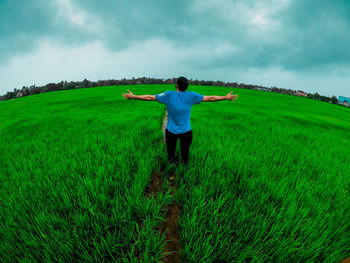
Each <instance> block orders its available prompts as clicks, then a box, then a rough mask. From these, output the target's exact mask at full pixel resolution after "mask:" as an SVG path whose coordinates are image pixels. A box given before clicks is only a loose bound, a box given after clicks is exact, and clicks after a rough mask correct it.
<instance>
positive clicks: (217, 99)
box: [203, 91, 238, 102]
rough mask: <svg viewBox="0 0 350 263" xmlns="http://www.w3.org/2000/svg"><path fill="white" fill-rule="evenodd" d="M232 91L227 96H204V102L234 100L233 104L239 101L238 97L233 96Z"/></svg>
mask: <svg viewBox="0 0 350 263" xmlns="http://www.w3.org/2000/svg"><path fill="white" fill-rule="evenodd" d="M232 92H233V91H231V92H230V93H229V94H227V95H226V96H204V98H203V101H220V100H232V101H233V102H234V101H235V100H236V99H237V97H238V95H232V94H231V93H232Z"/></svg>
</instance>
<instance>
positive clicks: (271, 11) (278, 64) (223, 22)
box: [0, 0, 350, 97]
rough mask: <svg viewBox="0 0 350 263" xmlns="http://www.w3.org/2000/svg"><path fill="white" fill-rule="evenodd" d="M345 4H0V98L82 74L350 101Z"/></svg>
mask: <svg viewBox="0 0 350 263" xmlns="http://www.w3.org/2000/svg"><path fill="white" fill-rule="evenodd" d="M349 47H350V2H349V1H348V0H336V1H325V0H261V1H259V0H255V1H254V0H244V1H243V0H236V1H235V0H231V1H229V0H194V1H189V0H187V1H185V0H180V1H179V0H178V1H165V0H158V1H157V0H148V1H144V0H142V1H141V0H133V1H126V0H118V1H115V0H104V1H92V0H52V1H47V0H25V1H23V0H0V80H1V81H0V95H2V94H4V93H6V92H7V91H12V90H13V89H14V88H17V89H21V88H22V86H30V85H33V84H36V85H37V86H40V85H45V84H47V83H50V82H60V81H61V80H67V81H72V80H73V81H78V80H83V79H84V78H86V79H88V80H92V81H96V80H99V79H112V78H113V79H120V78H131V77H144V76H145V77H157V78H172V77H177V76H180V75H183V76H186V77H187V78H189V79H191V78H192V79H203V80H221V81H230V82H231V81H232V82H238V83H241V82H242V83H246V84H257V85H263V86H267V87H271V86H276V87H279V88H289V89H294V90H304V91H306V92H319V93H320V94H322V95H326V96H332V95H336V96H338V95H342V96H348V97H350V67H349V66H350V48H349Z"/></svg>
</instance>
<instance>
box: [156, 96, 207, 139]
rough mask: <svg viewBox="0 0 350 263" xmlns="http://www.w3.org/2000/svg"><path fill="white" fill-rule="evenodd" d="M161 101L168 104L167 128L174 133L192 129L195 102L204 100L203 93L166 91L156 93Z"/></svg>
mask: <svg viewBox="0 0 350 263" xmlns="http://www.w3.org/2000/svg"><path fill="white" fill-rule="evenodd" d="M156 99H157V101H158V102H159V103H163V104H165V105H167V111H168V124H167V129H168V130H169V131H170V132H171V133H174V134H181V133H185V132H188V131H190V130H191V124H190V115H191V107H192V105H193V104H199V103H201V102H202V101H203V95H200V94H198V93H196V92H192V91H166V92H164V93H160V94H157V95H156Z"/></svg>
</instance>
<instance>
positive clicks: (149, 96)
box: [123, 90, 156, 100]
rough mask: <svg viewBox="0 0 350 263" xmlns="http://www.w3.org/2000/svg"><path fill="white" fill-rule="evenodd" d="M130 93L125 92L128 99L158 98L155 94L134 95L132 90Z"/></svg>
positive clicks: (125, 97)
mask: <svg viewBox="0 0 350 263" xmlns="http://www.w3.org/2000/svg"><path fill="white" fill-rule="evenodd" d="M128 92H129V93H123V97H124V99H126V100H128V99H129V100H130V99H135V100H156V96H155V95H134V94H133V93H132V92H131V91H130V90H128Z"/></svg>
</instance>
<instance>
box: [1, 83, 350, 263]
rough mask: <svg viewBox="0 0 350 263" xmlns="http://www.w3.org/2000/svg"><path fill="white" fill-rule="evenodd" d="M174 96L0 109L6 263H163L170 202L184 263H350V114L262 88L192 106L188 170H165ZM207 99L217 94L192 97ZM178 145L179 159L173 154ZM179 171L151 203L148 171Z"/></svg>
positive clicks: (69, 97)
mask: <svg viewBox="0 0 350 263" xmlns="http://www.w3.org/2000/svg"><path fill="white" fill-rule="evenodd" d="M127 89H130V90H131V91H132V92H134V93H135V94H157V93H160V92H162V91H165V90H174V85H135V86H112V87H98V88H89V89H77V90H67V91H58V92H49V93H43V94H40V95H33V96H28V97H23V98H19V99H15V100H10V101H4V102H1V103H0V211H1V213H0V262H113V261H114V262H161V261H162V260H163V256H164V255H162V254H164V253H163V252H162V251H163V249H164V246H165V243H166V240H165V237H164V235H161V234H160V232H159V231H158V226H159V225H160V224H161V223H162V222H163V221H164V220H165V207H166V206H167V205H168V204H170V203H171V202H173V200H177V203H178V205H179V209H180V217H179V225H178V231H179V237H180V238H179V242H180V244H181V250H180V256H181V260H182V262H338V261H339V260H341V259H343V258H345V257H347V256H348V257H349V256H350V220H349V219H350V140H349V134H350V110H349V109H348V108H344V107H340V106H338V105H332V104H327V103H324V102H319V101H314V100H309V99H306V98H300V97H293V96H289V95H284V94H275V93H269V92H263V91H255V90H244V89H233V91H234V92H233V93H234V94H238V95H239V97H238V100H237V101H236V102H231V101H220V102H202V103H201V104H199V105H194V106H193V107H192V114H191V126H192V131H193V143H192V146H191V149H190V159H189V165H188V166H187V167H183V166H182V165H178V166H177V167H170V166H169V165H167V163H166V148H165V145H164V143H163V142H162V140H163V132H162V130H161V126H162V123H163V118H164V114H165V105H163V104H160V103H158V102H156V101H139V100H123V99H122V93H123V92H125V91H126V90H127ZM189 90H191V91H195V92H198V93H200V94H204V95H226V94H227V93H228V92H229V91H231V90H232V89H230V88H224V87H204V86H190V87H189ZM179 152H180V151H179V147H178V149H177V155H179ZM153 172H157V173H159V174H161V176H162V177H164V179H166V178H167V177H168V176H169V175H170V174H172V173H175V175H176V178H175V181H176V185H177V191H176V193H175V194H172V192H171V191H170V187H169V183H168V181H167V180H164V181H163V184H162V190H161V191H159V192H158V193H157V195H155V196H152V197H148V196H147V195H146V192H147V187H148V185H149V183H150V179H151V174H152V173H153Z"/></svg>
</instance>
